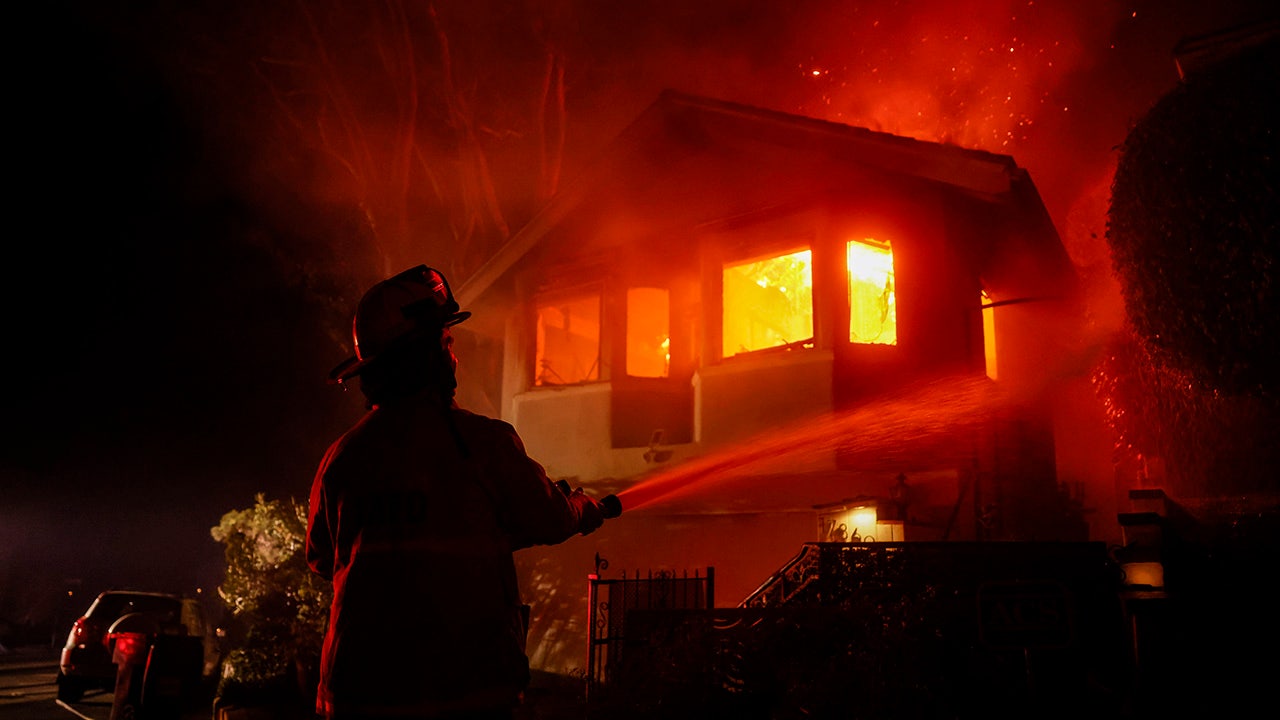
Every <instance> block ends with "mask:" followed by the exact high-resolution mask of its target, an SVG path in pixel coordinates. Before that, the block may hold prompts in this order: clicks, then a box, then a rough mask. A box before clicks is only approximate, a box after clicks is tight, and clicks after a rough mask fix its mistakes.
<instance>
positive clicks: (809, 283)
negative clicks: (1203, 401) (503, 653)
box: [457, 92, 1088, 669]
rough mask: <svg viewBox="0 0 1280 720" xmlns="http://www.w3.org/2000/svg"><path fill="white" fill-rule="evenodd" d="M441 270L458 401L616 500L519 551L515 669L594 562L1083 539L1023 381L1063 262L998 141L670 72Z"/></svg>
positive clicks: (732, 599)
mask: <svg viewBox="0 0 1280 720" xmlns="http://www.w3.org/2000/svg"><path fill="white" fill-rule="evenodd" d="M457 293H458V296H459V299H460V302H461V303H462V305H463V307H466V308H467V309H469V310H471V311H473V312H474V316H473V319H472V320H471V321H470V322H469V323H468V324H467V325H466V326H465V328H460V329H459V332H458V336H459V338H458V346H459V355H460V356H463V357H464V358H465V360H464V362H463V367H462V369H461V371H460V372H461V373H462V374H463V377H462V378H461V382H460V384H461V388H460V401H461V403H462V404H463V405H464V406H465V407H470V408H473V409H476V410H478V411H481V412H486V413H489V414H492V415H495V416H500V417H502V418H503V419H506V420H508V421H509V422H511V423H512V424H513V425H514V426H515V427H516V429H517V430H518V431H519V433H520V435H521V436H522V437H523V438H524V440H525V443H526V445H527V448H528V450H529V452H530V454H531V455H532V456H533V457H534V458H536V459H538V460H539V461H540V462H541V463H542V464H543V465H545V466H546V468H547V471H548V473H549V474H550V475H551V476H552V478H553V479H565V480H567V481H568V482H569V483H570V484H572V485H575V486H581V487H583V488H585V489H586V490H587V491H588V492H589V493H591V494H593V495H603V494H605V493H618V494H619V495H620V496H621V497H622V498H623V504H624V506H625V507H626V512H624V513H623V515H622V517H621V518H619V519H617V520H613V521H610V522H609V523H607V524H606V526H605V527H604V528H602V529H601V530H599V531H597V533H596V534H595V535H593V536H592V537H591V538H590V539H588V540H587V541H585V542H582V543H568V544H566V545H564V546H558V547H555V548H544V549H536V550H531V551H528V553H527V554H526V557H525V558H524V559H523V563H524V567H523V568H522V571H523V572H525V573H526V577H525V578H524V584H525V587H528V588H531V589H533V591H534V592H536V593H537V594H538V600H537V602H539V603H540V604H541V607H540V608H539V610H540V612H539V613H538V615H537V616H536V620H535V623H534V627H533V629H532V635H531V638H530V642H531V645H530V651H531V658H532V660H533V662H534V664H535V666H539V665H541V666H543V667H547V668H548V669H563V668H566V667H573V666H576V665H579V664H580V663H581V654H582V648H583V644H582V643H583V642H584V637H585V635H584V630H583V628H582V627H581V625H580V621H581V615H582V589H583V586H582V585H580V584H578V582H577V580H574V581H573V583H574V584H573V585H572V586H571V587H559V588H557V587H552V586H551V585H549V583H550V582H551V581H550V580H549V579H550V578H555V577H568V578H585V576H586V575H587V573H589V572H592V571H593V570H595V569H598V568H599V567H600V565H601V563H602V561H607V562H608V563H610V564H612V565H613V566H614V568H616V569H618V568H632V569H636V570H644V569H670V570H677V571H678V570H680V569H683V568H699V567H715V568H716V601H717V602H718V603H720V604H723V605H726V606H733V605H736V604H737V603H738V602H739V601H741V600H742V599H743V598H744V597H746V596H747V595H749V594H750V593H751V592H752V590H753V589H755V588H756V587H757V586H759V585H760V583H761V582H762V581H763V580H765V579H766V578H768V577H769V576H770V574H771V573H773V572H774V571H776V570H777V569H778V568H779V567H780V566H781V565H782V564H783V563H785V562H786V561H787V560H788V558H790V557H792V556H793V555H794V554H795V551H796V550H797V548H798V547H800V545H802V544H803V543H806V542H814V541H832V540H835V541H839V540H851V539H861V540H882V541H885V540H892V541H904V540H905V541H908V542H910V541H914V540H921V541H943V540H959V541H964V540H1002V539H1008V540H1084V539H1086V538H1087V535H1088V528H1087V526H1086V525H1084V523H1083V522H1082V521H1081V519H1080V516H1079V513H1078V512H1077V511H1078V503H1077V500H1078V498H1075V497H1073V496H1072V494H1071V493H1068V492H1064V490H1063V489H1062V487H1061V485H1060V483H1059V477H1058V472H1057V468H1056V462H1057V461H1056V454H1055V447H1054V425H1055V418H1054V409H1053V407H1052V403H1050V402H1049V401H1048V400H1047V399H1046V397H1045V396H1044V394H1043V393H1040V392H1038V390H1039V389H1042V388H1043V387H1044V386H1045V385H1046V383H1048V382H1050V381H1051V379H1052V376H1053V374H1054V373H1055V372H1057V371H1058V368H1059V366H1060V365H1061V364H1062V361H1063V355H1064V352H1065V351H1064V350H1063V348H1064V347H1066V346H1067V345H1068V344H1069V342H1068V340H1069V338H1071V337H1072V333H1073V332H1074V331H1075V329H1074V328H1073V326H1072V324H1071V323H1072V321H1071V318H1075V317H1078V316H1079V313H1078V311H1077V308H1076V306H1075V303H1076V302H1077V300H1078V298H1077V286H1076V277H1075V273H1074V269H1073V266H1072V264H1071V262H1070V260H1069V258H1068V256H1067V253H1066V252H1065V250H1064V249H1063V247H1062V245H1061V242H1060V240H1059V237H1058V235H1057V232H1056V230H1055V228H1054V226H1053V224H1052V222H1051V220H1050V218H1049V216H1048V213H1047V212H1046V210H1045V208H1044V206H1043V204H1042V203H1041V200H1040V197H1039V195H1038V193H1037V191H1036V188H1035V186H1034V184H1033V183H1032V181H1031V178H1030V177H1029V176H1028V173H1027V172H1026V171H1025V170H1024V169H1023V168H1021V167H1019V166H1018V165H1017V164H1016V163H1015V162H1014V161H1013V159H1012V158H1010V157H1008V156H1003V155H997V154H992V153H988V152H982V151H975V150H968V149H963V148H960V147H955V146H949V145H942V144H937V143H930V142H922V141H917V140H913V139H909V138H904V137H899V136H894V135H889V134H885V133H879V132H873V131H870V130H866V129H862V128H856V127H849V126H845V125H839V124H834V123H830V122H824V121H819V120H815V119H811V118H806V117H799V116H793V115H788V114H784V113H780V112H774V111H768V110H762V109H758V108H753V107H746V106H741V105H736V104H732V103H728V102H721V101H717V100H712V99H708V98H703V97H695V96H690V95H685V94H680V93H676V92H666V93H664V94H662V95H661V96H660V97H659V98H658V100H657V101H656V102H655V103H653V104H652V105H651V106H650V107H649V108H648V109H647V110H645V111H644V112H643V113H642V114H641V115H640V116H639V117H638V118H636V120H635V121H634V122H633V123H632V124H631V125H630V126H628V127H627V128H626V129H625V130H624V131H623V132H622V133H621V134H620V135H619V136H618V137H617V138H616V139H615V140H614V141H613V142H612V143H611V144H610V145H609V146H608V147H606V148H605V149H604V150H603V151H602V152H601V153H600V154H599V156H598V157H597V158H596V159H595V161H594V162H593V163H592V164H591V165H590V167H589V168H588V169H587V170H586V171H585V172H584V173H583V174H582V175H581V176H580V177H578V178H577V181H576V182H575V183H573V184H571V185H569V186H567V187H566V188H564V189H563V190H562V191H561V192H560V193H559V194H558V195H557V196H556V197H554V198H553V199H552V200H551V201H550V202H549V203H548V204H547V205H546V206H545V207H544V208H543V209H542V210H541V212H540V213H539V214H537V215H536V216H535V217H534V218H533V220H532V221H531V222H529V223H528V225H526V226H525V227H524V228H523V229H522V230H521V231H520V232H518V233H517V234H516V235H515V236H514V237H513V238H512V239H511V240H510V242H509V243H508V244H507V245H506V246H505V247H503V248H502V249H501V250H500V251H499V252H498V253H497V254H496V255H495V256H494V257H493V258H492V259H491V260H490V261H489V262H488V263H487V264H486V265H484V266H483V267H482V268H481V269H480V270H479V271H477V272H476V273H475V274H474V275H473V276H471V277H470V278H468V280H467V282H466V283H465V284H464V285H462V286H461V287H460V288H458V290H457ZM593 552H594V553H595V558H594V561H593V558H592V553H593ZM593 562H594V565H593Z"/></svg>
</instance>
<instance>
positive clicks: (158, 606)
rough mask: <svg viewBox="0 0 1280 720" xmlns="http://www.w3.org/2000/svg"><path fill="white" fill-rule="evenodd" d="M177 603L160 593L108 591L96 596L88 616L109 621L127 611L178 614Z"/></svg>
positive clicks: (126, 613) (125, 613)
mask: <svg viewBox="0 0 1280 720" xmlns="http://www.w3.org/2000/svg"><path fill="white" fill-rule="evenodd" d="M178 610H179V603H178V601H177V600H176V599H174V598H170V597H163V596H160V595H141V594H135V593H108V594H106V595H103V596H102V597H100V598H98V601H97V602H96V603H94V604H93V608H91V609H90V610H89V617H91V618H93V619H94V620H102V621H110V620H115V619H116V618H119V617H122V616H124V615H128V614H129V613H136V612H144V613H173V614H174V615H175V616H176V615H177V614H178Z"/></svg>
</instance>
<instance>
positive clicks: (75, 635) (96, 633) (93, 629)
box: [71, 617, 107, 645]
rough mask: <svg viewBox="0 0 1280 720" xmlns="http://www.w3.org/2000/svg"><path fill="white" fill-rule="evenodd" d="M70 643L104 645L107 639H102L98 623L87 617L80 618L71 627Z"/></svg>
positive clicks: (102, 635)
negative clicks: (97, 643) (98, 643)
mask: <svg viewBox="0 0 1280 720" xmlns="http://www.w3.org/2000/svg"><path fill="white" fill-rule="evenodd" d="M71 642H72V644H75V645H88V644H90V643H95V642H100V643H102V644H104V645H105V644H106V642H107V638H106V637H104V634H103V632H102V628H101V627H100V626H99V625H98V623H96V622H94V621H92V620H90V619H89V618H87V617H81V618H79V619H77V620H76V622H75V624H74V625H72V626H71Z"/></svg>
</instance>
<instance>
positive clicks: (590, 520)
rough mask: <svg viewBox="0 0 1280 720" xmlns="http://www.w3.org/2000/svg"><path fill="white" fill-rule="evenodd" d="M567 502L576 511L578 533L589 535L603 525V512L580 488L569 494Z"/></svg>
mask: <svg viewBox="0 0 1280 720" xmlns="http://www.w3.org/2000/svg"><path fill="white" fill-rule="evenodd" d="M569 502H570V504H572V505H573V506H574V507H575V508H577V510H578V532H579V533H581V534H583V535H590V534H591V533H593V532H595V529H596V528H598V527H600V526H601V525H603V524H604V511H602V510H601V509H600V503H598V502H596V501H595V499H593V498H591V497H590V496H588V495H587V494H586V493H584V492H583V491H582V488H578V489H577V490H574V491H573V492H572V493H570V494H569Z"/></svg>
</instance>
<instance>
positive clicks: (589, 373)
mask: <svg viewBox="0 0 1280 720" xmlns="http://www.w3.org/2000/svg"><path fill="white" fill-rule="evenodd" d="M534 362H535V371H534V372H535V374H534V385H571V384H573V383H580V382H589V381H592V380H599V379H600V297H599V296H598V295H594V294H592V295H576V296H572V297H566V298H560V299H556V300H555V301H548V302H545V303H539V304H538V336H537V348H536V350H535V360H534Z"/></svg>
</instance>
